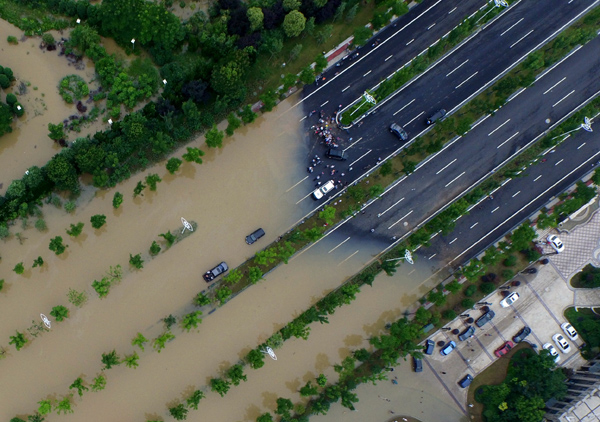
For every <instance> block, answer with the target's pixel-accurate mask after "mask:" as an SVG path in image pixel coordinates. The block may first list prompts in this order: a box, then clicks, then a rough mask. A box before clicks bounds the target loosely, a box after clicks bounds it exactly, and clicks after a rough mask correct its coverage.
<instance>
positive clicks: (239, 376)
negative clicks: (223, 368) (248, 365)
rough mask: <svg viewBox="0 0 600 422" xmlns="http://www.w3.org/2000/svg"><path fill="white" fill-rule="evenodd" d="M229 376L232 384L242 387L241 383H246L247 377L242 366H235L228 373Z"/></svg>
mask: <svg viewBox="0 0 600 422" xmlns="http://www.w3.org/2000/svg"><path fill="white" fill-rule="evenodd" d="M227 376H228V377H229V378H230V379H231V383H232V384H233V385H235V386H237V385H240V382H241V381H244V382H245V381H246V380H247V378H248V377H247V376H246V375H244V367H243V366H242V365H239V364H238V365H233V366H232V367H231V368H229V370H228V371H227Z"/></svg>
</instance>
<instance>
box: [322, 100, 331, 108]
mask: <svg viewBox="0 0 600 422" xmlns="http://www.w3.org/2000/svg"><path fill="white" fill-rule="evenodd" d="M328 102H329V100H327V101H325V102H324V103H323V104H321V107H323V106H324V105H325V104H327V103H328Z"/></svg>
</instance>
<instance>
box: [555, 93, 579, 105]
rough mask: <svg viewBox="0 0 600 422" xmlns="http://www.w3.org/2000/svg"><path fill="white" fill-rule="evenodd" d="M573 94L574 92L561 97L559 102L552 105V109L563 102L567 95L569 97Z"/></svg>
mask: <svg viewBox="0 0 600 422" xmlns="http://www.w3.org/2000/svg"><path fill="white" fill-rule="evenodd" d="M574 92H575V90H573V91H571V92H569V93H568V94H567V95H565V96H564V97H562V98H561V99H560V100H558V101H557V102H555V103H554V104H552V108H554V107H556V106H557V105H559V104H560V103H561V102H562V101H563V100H565V99H566V98H567V97H568V96H569V95H571V94H572V93H574Z"/></svg>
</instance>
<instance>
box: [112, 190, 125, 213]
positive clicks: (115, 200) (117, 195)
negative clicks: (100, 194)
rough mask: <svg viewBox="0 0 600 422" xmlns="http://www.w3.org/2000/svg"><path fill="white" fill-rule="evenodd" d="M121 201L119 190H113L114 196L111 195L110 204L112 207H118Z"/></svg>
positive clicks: (121, 195) (121, 196)
mask: <svg viewBox="0 0 600 422" xmlns="http://www.w3.org/2000/svg"><path fill="white" fill-rule="evenodd" d="M122 203H123V194H122V193H121V192H115V196H113V201H112V205H113V208H114V209H119V207H120V206H121V204H122Z"/></svg>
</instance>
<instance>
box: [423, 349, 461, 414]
mask: <svg viewBox="0 0 600 422" xmlns="http://www.w3.org/2000/svg"><path fill="white" fill-rule="evenodd" d="M423 361H424V362H425V363H426V364H427V366H428V367H429V369H430V370H431V372H433V374H434V375H435V377H436V378H437V380H438V381H439V382H440V384H441V385H442V387H444V390H446V392H447V393H448V395H449V396H450V397H452V400H454V403H455V404H456V406H457V407H458V408H459V409H461V410H462V411H463V413H464V414H465V415H467V416H468V413H467V409H465V407H464V404H463V403H462V402H461V401H460V400H458V399H457V398H456V396H455V395H454V394H453V393H452V391H450V388H448V386H447V385H446V383H445V382H444V380H443V379H442V378H441V377H440V376H439V374H438V373H437V372H436V370H435V368H434V367H433V366H432V365H431V363H429V360H428V359H423Z"/></svg>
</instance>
